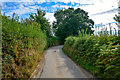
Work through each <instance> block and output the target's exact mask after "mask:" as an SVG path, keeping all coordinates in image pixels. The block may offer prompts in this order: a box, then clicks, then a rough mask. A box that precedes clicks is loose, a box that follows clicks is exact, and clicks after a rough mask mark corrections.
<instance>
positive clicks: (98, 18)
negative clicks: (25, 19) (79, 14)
mask: <svg viewBox="0 0 120 80" xmlns="http://www.w3.org/2000/svg"><path fill="white" fill-rule="evenodd" d="M118 1H119V0H2V1H1V2H30V3H25V4H26V5H28V4H34V2H38V3H43V2H64V3H68V2H72V4H74V2H75V3H80V4H93V5H85V6H80V5H76V6H75V7H74V8H75V9H76V8H78V7H79V8H82V9H84V10H85V11H87V12H89V16H90V18H91V19H93V20H94V21H95V23H96V24H99V23H109V22H112V21H114V20H113V17H114V15H115V14H117V13H108V14H102V15H95V16H91V15H92V14H96V13H101V12H104V11H108V10H112V9H115V8H117V7H118ZM31 2H32V3H31ZM52 7H53V8H57V7H61V8H68V7H70V6H67V5H58V4H56V5H54V6H52ZM30 8H32V9H30ZM36 8H38V6H28V7H24V6H23V5H20V9H16V10H14V11H12V12H10V13H8V14H12V13H13V12H16V13H17V14H20V15H21V14H25V13H29V12H36V10H35V9H36ZM45 8H48V7H45ZM45 8H44V9H45ZM53 14H54V13H47V14H46V17H47V19H49V21H50V22H52V21H53V20H55V18H54V16H53Z"/></svg>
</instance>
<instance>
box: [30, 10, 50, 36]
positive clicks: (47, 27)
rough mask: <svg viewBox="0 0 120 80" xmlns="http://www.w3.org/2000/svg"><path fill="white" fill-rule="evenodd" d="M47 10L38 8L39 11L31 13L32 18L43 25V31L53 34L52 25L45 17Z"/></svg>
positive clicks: (48, 34)
mask: <svg viewBox="0 0 120 80" xmlns="http://www.w3.org/2000/svg"><path fill="white" fill-rule="evenodd" d="M45 14H46V12H45V11H42V10H40V9H37V13H35V14H30V18H29V19H30V20H31V21H33V22H37V23H39V24H40V25H41V26H40V28H41V30H42V31H43V32H46V34H47V36H48V37H49V36H51V30H50V25H49V22H48V21H47V19H46V18H44V16H45Z"/></svg>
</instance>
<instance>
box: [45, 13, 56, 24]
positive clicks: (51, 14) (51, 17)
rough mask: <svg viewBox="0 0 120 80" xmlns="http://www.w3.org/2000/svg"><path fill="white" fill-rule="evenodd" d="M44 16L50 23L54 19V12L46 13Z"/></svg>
mask: <svg viewBox="0 0 120 80" xmlns="http://www.w3.org/2000/svg"><path fill="white" fill-rule="evenodd" d="M45 17H46V19H48V21H49V22H50V24H52V22H53V21H55V20H56V19H55V17H54V13H46V15H45Z"/></svg>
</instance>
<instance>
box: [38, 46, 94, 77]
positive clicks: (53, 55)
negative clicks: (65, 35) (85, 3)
mask: <svg viewBox="0 0 120 80" xmlns="http://www.w3.org/2000/svg"><path fill="white" fill-rule="evenodd" d="M62 47H63V46H55V47H52V48H49V49H48V50H47V54H46V55H45V65H44V68H43V72H42V74H41V75H38V76H39V77H40V78H90V77H92V75H91V74H89V73H88V72H87V71H85V70H84V69H82V68H80V67H78V66H77V65H76V64H75V63H74V62H73V61H71V60H70V59H69V58H68V57H67V56H66V55H65V54H64V53H63V52H62Z"/></svg>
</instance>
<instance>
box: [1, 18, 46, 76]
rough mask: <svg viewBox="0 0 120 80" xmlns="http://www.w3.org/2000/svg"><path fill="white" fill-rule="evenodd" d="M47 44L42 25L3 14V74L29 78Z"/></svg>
mask: <svg viewBox="0 0 120 80" xmlns="http://www.w3.org/2000/svg"><path fill="white" fill-rule="evenodd" d="M46 45H47V37H46V34H45V33H43V32H42V31H41V30H40V25H39V24H37V23H35V22H31V23H30V24H28V23H26V22H25V23H20V22H18V20H17V19H15V18H11V19H8V17H6V16H2V53H3V54H2V58H3V60H2V76H3V78H29V77H30V75H31V73H32V72H33V70H34V69H35V67H36V65H37V64H38V62H39V61H40V59H41V55H42V53H43V51H44V48H45V47H46Z"/></svg>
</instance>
